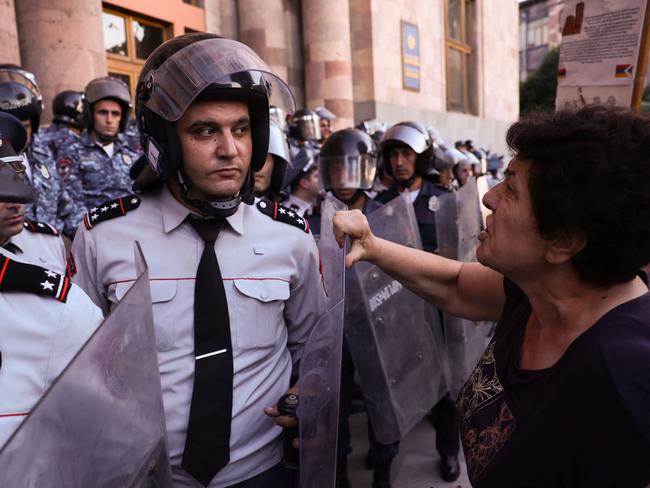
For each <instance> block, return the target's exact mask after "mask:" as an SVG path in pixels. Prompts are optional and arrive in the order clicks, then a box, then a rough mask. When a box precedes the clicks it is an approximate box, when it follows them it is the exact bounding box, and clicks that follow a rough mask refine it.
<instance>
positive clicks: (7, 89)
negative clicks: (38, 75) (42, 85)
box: [0, 67, 43, 134]
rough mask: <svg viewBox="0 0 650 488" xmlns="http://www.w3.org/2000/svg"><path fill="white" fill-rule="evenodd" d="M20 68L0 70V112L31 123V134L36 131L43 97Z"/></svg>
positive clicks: (31, 79)
mask: <svg viewBox="0 0 650 488" xmlns="http://www.w3.org/2000/svg"><path fill="white" fill-rule="evenodd" d="M27 73H28V72H26V71H25V70H23V69H22V68H16V67H12V68H0V111H1V112H6V113H8V114H11V115H13V116H14V117H16V118H17V119H18V120H29V121H31V123H32V134H35V133H36V132H37V131H38V126H39V125H40V121H41V113H42V112H43V97H42V95H41V91H40V90H39V89H38V86H37V85H36V83H35V82H34V81H33V75H32V77H29V76H27Z"/></svg>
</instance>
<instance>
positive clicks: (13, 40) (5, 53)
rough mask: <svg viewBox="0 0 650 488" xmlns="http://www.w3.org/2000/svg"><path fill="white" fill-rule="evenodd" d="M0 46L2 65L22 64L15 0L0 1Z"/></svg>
mask: <svg viewBox="0 0 650 488" xmlns="http://www.w3.org/2000/svg"><path fill="white" fill-rule="evenodd" d="M0 46H2V63H12V64H20V50H19V48H18V30H17V29H16V14H15V11H14V0H0Z"/></svg>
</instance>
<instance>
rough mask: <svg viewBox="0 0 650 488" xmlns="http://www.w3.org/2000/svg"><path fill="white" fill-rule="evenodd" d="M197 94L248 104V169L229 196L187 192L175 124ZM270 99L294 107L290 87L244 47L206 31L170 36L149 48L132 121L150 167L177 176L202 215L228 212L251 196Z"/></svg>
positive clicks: (264, 146)
mask: <svg viewBox="0 0 650 488" xmlns="http://www.w3.org/2000/svg"><path fill="white" fill-rule="evenodd" d="M197 99H201V100H221V101H238V102H244V103H246V104H247V105H248V107H249V118H250V123H251V138H252V144H253V148H252V154H251V162H250V169H249V172H248V174H247V175H246V179H245V181H244V185H243V186H242V188H241V190H240V192H239V194H238V195H236V196H235V197H233V198H230V199H226V200H211V201H206V202H201V201H196V200H191V199H190V198H189V196H188V193H189V191H190V190H191V188H192V186H193V183H192V181H190V180H189V179H188V178H187V176H186V175H185V172H184V170H183V165H182V148H181V142H180V140H179V138H178V135H177V134H176V129H175V127H174V123H175V122H177V121H178V120H179V119H180V118H181V116H182V115H183V114H184V113H185V111H186V110H187V109H188V108H189V106H190V105H191V104H192V103H193V102H194V101H196V100H197ZM269 103H272V104H273V105H275V106H276V107H280V108H282V109H284V110H287V111H289V112H291V111H293V108H294V101H293V96H292V94H291V90H290V89H289V87H288V86H287V85H286V84H285V83H284V82H283V81H282V80H281V79H280V78H279V77H277V76H276V75H274V74H273V73H272V72H271V70H270V68H269V67H268V65H267V64H266V63H265V62H264V61H262V60H261V59H260V57H259V56H258V55H257V54H255V53H254V52H253V51H252V50H251V49H250V48H249V47H248V46H246V45H244V44H242V43H240V42H237V41H233V40H231V39H225V38H222V37H220V36H218V35H216V34H210V33H193V34H186V35H184V36H179V37H176V38H174V39H170V40H169V41H167V42H165V43H163V44H162V45H161V46H159V47H158V48H157V49H156V50H155V51H154V52H153V53H151V55H150V56H149V58H148V59H147V61H146V63H145V65H144V67H143V68H142V72H141V74H140V78H139V80H138V89H137V95H136V118H137V119H136V120H137V123H138V129H139V130H140V137H141V144H142V147H143V149H144V151H145V154H146V155H147V162H148V163H149V167H150V171H151V172H153V173H154V174H155V175H156V176H157V177H158V178H160V179H163V180H164V179H167V178H169V177H171V176H173V177H176V178H178V181H179V183H180V186H181V190H182V197H183V198H184V199H185V200H186V201H187V202H188V203H189V204H191V205H192V206H193V207H195V208H199V209H201V210H202V211H204V212H205V213H206V214H208V215H213V216H218V217H226V216H228V215H232V214H233V213H234V212H235V211H236V210H237V207H238V205H239V203H240V202H241V201H244V202H245V203H249V204H250V203H253V201H254V180H253V172H254V171H257V170H259V169H261V168H262V166H264V161H265V160H266V155H267V152H268V146H269ZM137 184H138V182H137V181H136V185H137Z"/></svg>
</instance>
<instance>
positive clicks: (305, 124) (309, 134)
mask: <svg viewBox="0 0 650 488" xmlns="http://www.w3.org/2000/svg"><path fill="white" fill-rule="evenodd" d="M293 123H294V124H295V125H296V127H298V134H299V135H300V138H301V139H302V140H303V141H318V140H320V139H321V137H322V134H321V130H320V118H319V117H318V115H301V116H300V117H295V118H294V120H293Z"/></svg>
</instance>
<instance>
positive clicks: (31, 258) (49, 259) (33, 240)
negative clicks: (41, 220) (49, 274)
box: [5, 224, 67, 274]
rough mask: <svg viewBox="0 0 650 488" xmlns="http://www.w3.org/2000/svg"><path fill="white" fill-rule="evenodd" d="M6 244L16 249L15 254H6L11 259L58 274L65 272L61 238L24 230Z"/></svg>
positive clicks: (63, 249) (64, 257)
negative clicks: (10, 244)
mask: <svg viewBox="0 0 650 488" xmlns="http://www.w3.org/2000/svg"><path fill="white" fill-rule="evenodd" d="M42 225H47V224H42ZM7 242H10V243H12V244H14V245H15V246H17V247H18V250H17V252H16V253H15V254H10V253H7V255H8V256H9V257H10V258H11V259H14V258H16V259H17V260H19V261H23V262H25V263H30V264H35V265H37V266H42V267H43V268H47V269H51V270H52V271H56V272H57V273H59V274H64V273H65V272H66V264H67V263H66V253H65V245H64V244H63V239H62V238H61V236H54V235H50V234H42V233H40V232H32V231H30V230H28V229H26V228H25V229H23V231H22V232H21V233H20V234H16V235H15V236H13V237H11V238H10V239H9V241H7ZM5 245H6V243H5Z"/></svg>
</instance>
